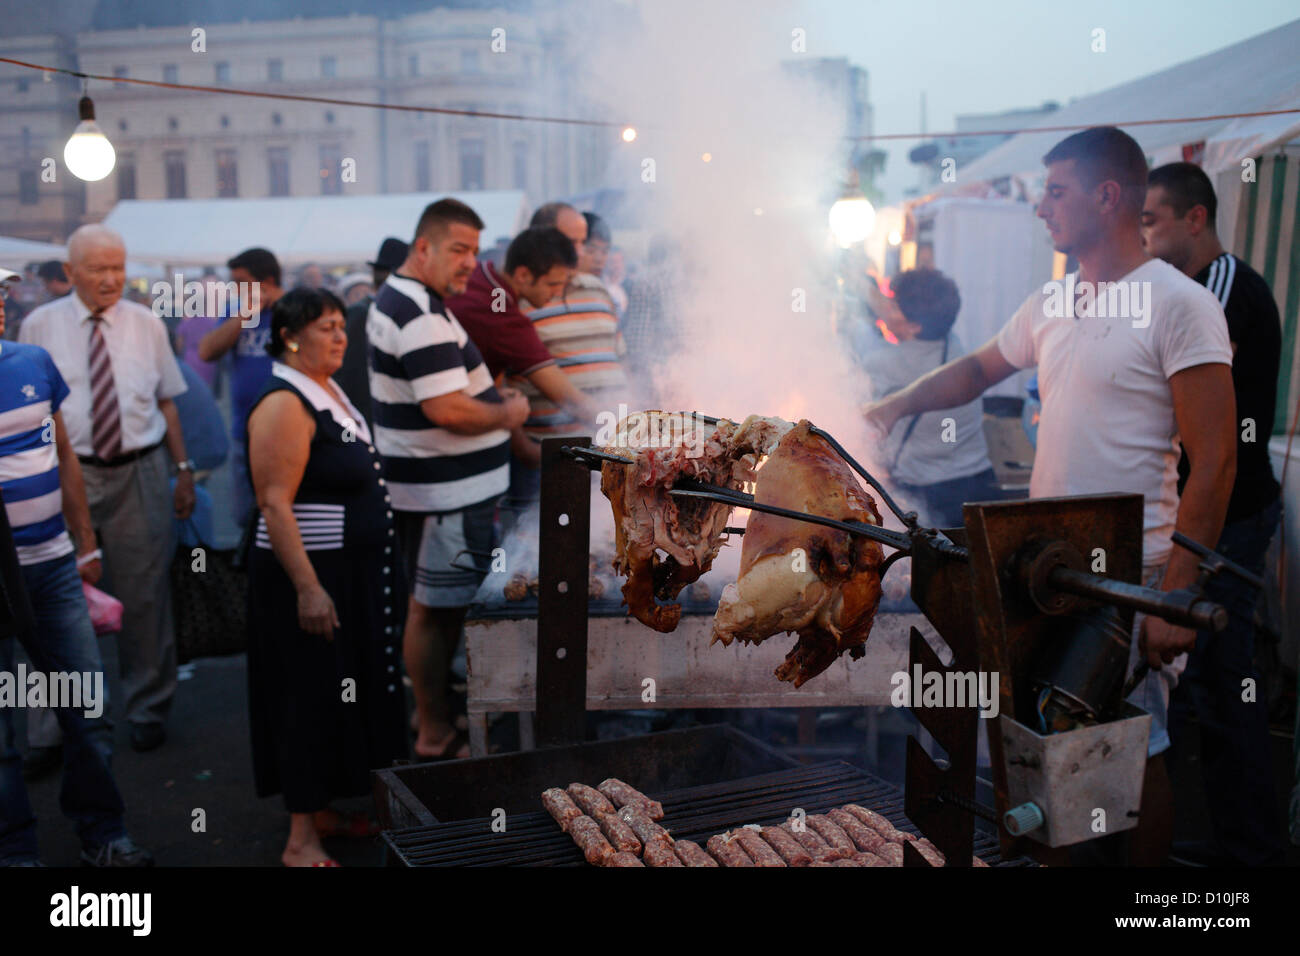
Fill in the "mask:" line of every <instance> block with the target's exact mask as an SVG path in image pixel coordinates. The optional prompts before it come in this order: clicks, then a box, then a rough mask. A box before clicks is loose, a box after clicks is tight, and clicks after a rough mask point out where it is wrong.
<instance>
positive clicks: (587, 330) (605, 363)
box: [509, 203, 628, 497]
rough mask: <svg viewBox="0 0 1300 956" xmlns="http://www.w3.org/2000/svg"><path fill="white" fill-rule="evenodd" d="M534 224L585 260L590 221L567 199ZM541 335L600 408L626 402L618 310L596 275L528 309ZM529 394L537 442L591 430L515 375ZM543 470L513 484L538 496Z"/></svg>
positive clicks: (577, 274) (573, 278)
mask: <svg viewBox="0 0 1300 956" xmlns="http://www.w3.org/2000/svg"><path fill="white" fill-rule="evenodd" d="M529 226H530V227H531V228H534V229H537V228H545V227H554V228H556V229H559V230H560V232H562V233H564V234H565V235H566V236H568V237H569V239H570V240H571V241H572V242H573V246H574V249H575V251H576V252H577V255H578V257H579V259H581V258H582V256H583V246H584V243H585V242H586V239H587V220H586V218H585V217H584V216H583V215H582V213H580V212H578V210H576V209H574V208H573V207H572V206H570V205H568V204H566V203H547V204H546V205H544V206H542V207H541V208H539V209H538V210H537V212H535V213H533V218H532V221H531V222H530V223H529ZM524 314H525V315H527V316H528V318H529V319H530V320H531V321H532V323H533V328H534V329H535V330H536V331H537V337H538V338H540V339H541V340H542V344H543V345H545V346H546V347H547V349H549V350H550V353H551V355H553V356H554V357H555V360H556V362H557V363H558V364H559V366H560V368H561V369H562V370H563V371H564V373H565V375H567V376H568V377H569V381H571V382H572V383H573V384H574V385H576V386H577V387H578V389H579V390H580V391H581V392H583V393H584V394H585V395H586V396H587V397H588V399H590V400H591V403H592V405H593V406H595V407H596V408H598V409H603V410H607V411H614V410H616V409H617V408H618V405H619V402H626V401H627V399H628V394H627V375H626V374H625V373H624V370H623V362H622V356H623V343H622V341H621V339H620V338H619V334H618V312H617V311H616V310H615V308H614V300H613V298H612V297H611V296H610V294H609V291H608V290H607V289H606V288H605V284H604V283H603V282H601V281H600V279H599V278H597V277H596V276H594V275H591V274H589V273H585V272H581V271H576V270H575V271H574V272H573V273H572V274H571V275H570V276H569V281H568V284H567V285H566V286H565V288H564V291H563V292H562V293H561V294H560V295H559V296H558V297H557V298H556V299H554V300H553V301H551V302H549V303H548V304H547V305H545V306H543V307H542V308H540V309H528V308H524ZM509 382H510V384H511V385H513V386H516V387H517V388H518V389H519V390H520V391H521V392H522V393H523V394H524V395H525V396H526V397H527V398H528V404H529V416H528V421H526V422H525V423H524V432H525V433H526V434H527V435H528V436H529V437H530V438H531V439H532V440H534V441H541V440H542V439H543V438H554V437H558V436H566V435H587V434H590V428H589V427H588V426H584V425H583V424H582V423H581V422H579V421H577V420H576V419H574V418H573V416H572V415H570V414H569V413H568V412H566V411H565V410H564V409H563V408H562V407H561V406H559V405H558V404H556V403H555V402H554V401H552V400H551V399H549V398H547V397H546V396H545V395H543V394H542V393H541V392H540V391H539V390H538V389H537V388H536V387H535V386H534V385H533V384H532V383H531V382H529V381H528V380H527V379H526V378H523V377H519V376H516V377H513V378H511V379H509ZM540 480H541V479H540V472H538V471H537V470H535V469H534V470H532V471H530V472H529V473H528V474H527V475H526V477H525V479H524V481H523V483H522V485H521V486H519V487H515V488H512V489H511V493H512V494H513V495H515V496H518V497H535V496H536V494H537V488H538V486H539V484H540Z"/></svg>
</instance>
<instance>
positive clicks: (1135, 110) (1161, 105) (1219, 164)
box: [958, 20, 1300, 183]
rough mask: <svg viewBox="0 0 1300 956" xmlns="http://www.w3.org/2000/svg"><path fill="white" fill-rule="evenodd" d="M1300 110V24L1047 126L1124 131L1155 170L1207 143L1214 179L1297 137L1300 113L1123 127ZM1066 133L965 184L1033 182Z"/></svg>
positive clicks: (1093, 100)
mask: <svg viewBox="0 0 1300 956" xmlns="http://www.w3.org/2000/svg"><path fill="white" fill-rule="evenodd" d="M1279 109H1300V20H1296V21H1294V22H1292V23H1288V24H1286V25H1285V26H1281V27H1278V28H1277V29H1275V30H1270V31H1269V32H1267V33H1261V34H1260V35H1259V36H1254V37H1251V38H1250V39H1248V40H1243V41H1242V42H1240V43H1237V44H1234V45H1233V46H1230V47H1225V48H1224V49H1222V50H1216V51H1215V52H1213V53H1209V54H1206V55H1205V56H1202V57H1198V58H1197V59H1195V60H1189V61H1187V62H1186V63H1180V64H1178V65H1177V66H1173V67H1170V68H1169V69H1167V70H1161V71H1160V72H1159V73H1153V74H1151V75H1150V76H1144V77H1142V78H1140V79H1137V80H1132V81H1130V82H1128V83H1124V84H1122V85H1120V86H1116V87H1112V88H1111V89H1108V90H1103V91H1102V92H1100V93H1095V94H1093V95H1091V96H1085V97H1082V98H1081V99H1078V100H1075V101H1074V102H1072V103H1069V104H1068V105H1066V106H1065V107H1063V108H1061V109H1060V110H1057V111H1056V112H1054V113H1052V114H1051V115H1050V116H1049V117H1047V118H1045V119H1044V120H1043V121H1042V123H1041V124H1040V125H1043V126H1052V127H1059V126H1119V127H1120V128H1121V129H1123V130H1124V131H1125V132H1126V133H1128V134H1129V135H1131V136H1132V137H1133V138H1134V139H1136V140H1137V141H1138V142H1139V143H1140V144H1141V145H1142V149H1143V151H1144V152H1145V153H1146V154H1147V155H1148V156H1149V157H1151V159H1152V161H1153V162H1154V163H1155V164H1156V165H1160V164H1163V163H1168V162H1173V161H1176V160H1180V159H1182V158H1183V154H1182V150H1183V147H1184V146H1188V145H1192V144H1196V143H1200V142H1202V141H1204V142H1205V157H1204V160H1203V163H1202V165H1203V166H1204V167H1205V169H1206V171H1207V172H1208V173H1210V174H1211V175H1213V174H1215V173H1218V172H1222V171H1223V170H1225V169H1228V168H1229V167H1232V166H1237V165H1239V164H1240V162H1241V160H1242V159H1245V158H1247V157H1250V156H1258V155H1260V153H1261V152H1263V151H1264V150H1267V149H1269V148H1270V147H1272V146H1276V145H1278V144H1279V143H1287V142H1290V141H1291V140H1292V139H1294V138H1296V137H1297V136H1300V113H1289V114H1282V115H1279V116H1256V117H1246V118H1242V119H1235V120H1232V119H1227V120H1224V119H1219V120H1202V121H1199V122H1190V123H1160V124H1156V125H1151V126H1125V125H1124V123H1125V121H1136V120H1150V119H1171V118H1176V117H1182V116H1212V115H1216V116H1217V115H1223V114H1227V113H1248V112H1256V111H1267V110H1279ZM1068 135H1069V133H1068V132H1061V131H1059V130H1058V131H1055V132H1045V133H1039V132H1033V131H1030V132H1026V133H1021V134H1019V135H1017V136H1013V137H1012V138H1011V139H1009V140H1007V141H1006V142H1005V143H1002V144H1001V145H1000V146H998V147H997V148H996V149H993V150H991V151H989V152H988V153H986V154H985V155H984V156H981V157H980V158H979V159H977V160H975V161H974V162H973V163H971V164H970V165H969V166H968V167H966V168H965V169H964V170H959V171H958V178H959V179H960V180H961V181H962V182H963V183H971V182H984V181H988V180H992V179H999V178H1001V177H1003V176H1026V175H1027V176H1034V175H1036V174H1038V173H1039V172H1040V171H1041V170H1042V161H1043V154H1044V153H1046V152H1047V151H1048V150H1049V149H1051V148H1052V146H1053V145H1054V144H1055V143H1057V142H1058V141H1060V140H1062V139H1064V138H1065V137H1066V136H1068Z"/></svg>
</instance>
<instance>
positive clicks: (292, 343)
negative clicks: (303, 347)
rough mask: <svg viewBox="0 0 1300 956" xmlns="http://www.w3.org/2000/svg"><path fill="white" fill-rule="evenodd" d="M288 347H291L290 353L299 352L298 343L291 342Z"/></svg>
mask: <svg viewBox="0 0 1300 956" xmlns="http://www.w3.org/2000/svg"><path fill="white" fill-rule="evenodd" d="M288 345H289V351H290V352H296V351H298V343H297V342H289V343H288Z"/></svg>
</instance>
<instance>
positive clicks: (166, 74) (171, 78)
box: [163, 63, 180, 83]
mask: <svg viewBox="0 0 1300 956" xmlns="http://www.w3.org/2000/svg"><path fill="white" fill-rule="evenodd" d="M179 76H180V71H178V70H177V69H176V64H175V63H164V64H163V82H164V83H176V82H178V79H179Z"/></svg>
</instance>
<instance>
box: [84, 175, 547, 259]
mask: <svg viewBox="0 0 1300 956" xmlns="http://www.w3.org/2000/svg"><path fill="white" fill-rule="evenodd" d="M446 197H451V198H453V199H459V200H460V201H461V202H464V203H466V204H467V205H469V206H470V207H471V208H472V209H473V210H474V211H475V212H477V213H478V215H479V217H480V218H481V219H482V220H483V222H484V223H485V224H486V225H487V228H486V229H484V230H483V233H482V236H481V241H480V246H481V247H482V248H484V249H486V248H489V247H491V246H492V244H493V243H495V242H496V241H497V239H499V238H503V237H504V238H507V239H509V238H512V237H513V236H514V235H515V234H516V233H518V232H519V231H520V230H521V229H523V228H524V227H525V226H526V225H527V219H528V214H529V210H528V208H527V205H526V201H525V198H524V194H523V192H521V191H518V190H485V191H482V192H459V193H404V194H392V195H381V196H311V197H285V198H272V199H127V200H123V201H121V202H119V203H118V204H117V205H116V206H114V207H113V209H112V211H111V212H110V213H109V214H108V216H107V217H106V218H105V219H104V225H106V226H108V227H109V228H110V229H113V230H115V231H117V232H118V233H120V234H121V235H122V237H123V238H124V239H125V240H126V249H127V254H128V256H129V257H130V258H131V259H132V260H133V261H137V262H152V263H157V264H160V265H168V266H216V265H220V264H222V263H224V262H225V261H226V260H227V259H229V258H230V257H231V256H233V255H235V254H236V253H237V252H239V251H241V250H243V249H247V248H249V247H250V246H262V247H264V248H267V249H270V250H271V251H272V252H274V253H275V255H276V257H277V258H278V259H279V260H280V262H281V264H282V265H285V266H289V267H293V266H299V265H302V264H303V263H307V262H317V263H321V264H322V265H327V266H328V265H335V264H356V263H361V262H366V261H368V260H370V259H373V258H374V257H375V253H376V252H378V250H379V244H380V243H381V242H382V241H383V240H384V238H385V237H386V236H397V237H398V238H400V239H409V238H410V236H411V234H412V233H414V232H415V223H416V220H417V219H419V217H420V213H421V211H422V210H423V209H424V207H425V206H426V205H428V204H429V203H431V202H433V201H435V200H437V199H443V198H446Z"/></svg>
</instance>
